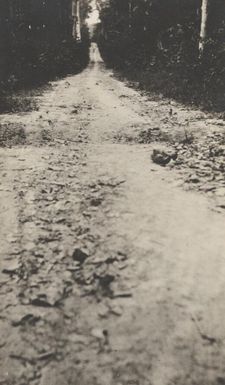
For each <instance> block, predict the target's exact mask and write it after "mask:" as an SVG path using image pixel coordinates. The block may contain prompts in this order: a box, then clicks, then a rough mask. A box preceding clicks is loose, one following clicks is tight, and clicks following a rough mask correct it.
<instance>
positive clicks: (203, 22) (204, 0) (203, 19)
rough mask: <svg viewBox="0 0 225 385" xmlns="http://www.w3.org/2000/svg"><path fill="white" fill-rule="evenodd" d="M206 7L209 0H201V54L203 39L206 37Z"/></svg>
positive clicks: (203, 46)
mask: <svg viewBox="0 0 225 385" xmlns="http://www.w3.org/2000/svg"><path fill="white" fill-rule="evenodd" d="M208 7H209V0H202V17H201V30H200V41H199V55H200V56H202V55H203V52H204V48H205V41H206V37H207V20H208Z"/></svg>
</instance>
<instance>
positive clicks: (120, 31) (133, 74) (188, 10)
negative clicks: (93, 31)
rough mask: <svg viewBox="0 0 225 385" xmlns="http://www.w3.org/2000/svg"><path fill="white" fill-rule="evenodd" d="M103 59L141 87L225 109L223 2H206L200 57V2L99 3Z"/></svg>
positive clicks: (139, 0) (116, 0)
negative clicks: (205, 27)
mask: <svg viewBox="0 0 225 385" xmlns="http://www.w3.org/2000/svg"><path fill="white" fill-rule="evenodd" d="M98 5H99V8H100V17H101V26H100V27H99V30H98V41H99V45H100V48H101V52H102V55H103V56H104V58H105V60H106V61H107V63H108V64H109V65H110V66H113V67H114V68H116V69H118V70H119V71H120V72H122V74H124V75H125V76H126V77H127V78H128V79H131V80H133V81H136V82H137V83H138V85H139V87H141V88H145V89H147V90H151V91H157V92H161V93H163V94H164V95H165V96H168V97H174V98H178V99H179V100H181V101H186V102H187V101H188V102H190V103H194V104H200V105H202V106H204V107H206V108H208V109H212V108H214V109H217V110H224V108H225V2H224V1H223V0H209V7H208V20H207V39H206V41H205V50H204V54H203V55H202V56H200V55H199V33H200V24H201V5H202V1H201V0H123V1H121V0H108V1H103V0H99V1H98Z"/></svg>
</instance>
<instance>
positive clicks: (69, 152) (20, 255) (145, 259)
mask: <svg viewBox="0 0 225 385" xmlns="http://www.w3.org/2000/svg"><path fill="white" fill-rule="evenodd" d="M37 103H38V105H39V110H37V111H32V112H29V113H24V114H11V115H10V114H9V115H2V117H1V123H2V124H3V125H5V127H9V128H10V127H12V128H13V129H15V130H16V129H18V130H19V134H18V135H19V137H20V138H21V132H22V139H21V142H20V140H17V142H16V145H14V144H12V143H11V145H7V146H6V147H5V148H3V147H2V148H1V149H0V175H1V179H0V197H1V200H0V221H1V229H0V242H1V243H0V255H1V259H0V271H1V273H0V278H1V283H0V295H1V300H0V308H1V318H0V330H1V335H0V384H4V385H6V384H7V385H172V384H173V385H175V384H177V385H203V384H204V385H214V384H215V385H216V384H220V385H221V384H225V366H224V362H225V326H224V314H225V299H224V298H225V254H224V251H225V237H224V219H225V217H224V212H223V210H217V208H218V206H217V205H216V201H214V197H213V196H211V195H212V194H211V195H210V194H208V195H207V194H201V193H199V192H197V191H196V190H194V189H191V191H186V190H187V189H189V187H188V188H187V185H185V178H186V176H187V175H186V171H184V173H183V171H182V170H178V169H177V168H176V167H173V169H172V170H169V169H168V168H163V167H161V166H159V165H156V164H154V163H153V162H152V161H151V153H152V149H153V146H154V144H153V143H149V144H140V143H137V141H135V140H134V141H132V139H131V140H130V139H129V138H132V137H133V138H135V137H137V136H138V133H139V132H140V131H141V130H144V129H146V128H149V127H152V128H153V129H155V128H156V125H157V126H159V125H163V124H164V123H165V117H166V116H167V115H168V110H170V108H171V107H170V105H169V102H168V101H161V102H159V101H153V100H147V98H146V97H145V96H141V95H140V94H139V93H138V92H137V91H134V90H132V89H131V88H129V87H127V86H126V85H125V84H124V83H122V82H119V81H118V80H116V79H115V78H114V77H113V75H112V74H111V73H110V71H108V70H106V69H105V67H104V64H103V63H102V61H101V58H100V56H99V52H98V49H97V48H96V46H95V45H92V47H91V62H90V65H89V67H88V68H87V69H86V70H85V71H84V72H82V73H81V74H79V75H76V76H69V77H68V78H66V79H63V80H60V81H57V82H55V83H54V84H52V87H51V89H49V90H47V91H45V92H44V93H43V95H42V96H39V97H37ZM173 110H174V111H173V116H178V117H180V119H181V120H182V119H183V120H184V121H185V119H190V120H191V121H192V125H191V127H194V128H195V130H196V131H197V132H198V134H199V133H201V130H202V132H205V131H207V130H208V126H209V124H208V123H207V122H209V119H212V118H210V117H209V116H206V115H205V114H203V113H200V112H199V111H192V110H190V109H187V108H184V107H182V106H179V105H174V106H173ZM169 113H170V115H171V112H169ZM199 114H200V117H199ZM166 119H167V121H168V118H166ZM171 119H172V118H171ZM173 119H174V118H173ZM207 119H208V120H207ZM210 122H211V123H210V127H211V126H212V125H213V124H214V128H215V127H217V128H218V127H219V128H220V130H222V128H223V127H222V128H221V124H223V123H221V122H220V121H218V120H214V123H213V122H212V121H210ZM173 125H174V127H175V128H177V125H176V122H175V123H174V124H173ZM167 127H168V125H167ZM171 127H172V126H171ZM175 128H174V129H175ZM177 130H178V128H177ZM121 138H122V139H121ZM123 138H126V140H123ZM17 139H18V138H17ZM217 177H218V174H217ZM192 181H193V182H194V183H195V182H196V181H194V179H193V178H192ZM219 181H220V191H219V193H218V191H217V197H219V198H220V199H221V198H223V194H222V191H223V183H224V179H223V178H221V176H220V178H219V177H218V183H219ZM215 182H216V179H215V178H214V179H213V183H214V184H215ZM207 183H209V181H208V182H207ZM188 186H189V185H188ZM214 190H215V189H214ZM207 191H208V192H209V193H210V192H212V191H213V189H210V188H209V189H208V190H207ZM220 207H222V206H220Z"/></svg>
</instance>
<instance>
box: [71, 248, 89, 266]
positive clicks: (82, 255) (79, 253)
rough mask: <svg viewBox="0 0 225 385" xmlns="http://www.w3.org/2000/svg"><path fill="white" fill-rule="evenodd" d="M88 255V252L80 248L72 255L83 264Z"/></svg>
mask: <svg viewBox="0 0 225 385" xmlns="http://www.w3.org/2000/svg"><path fill="white" fill-rule="evenodd" d="M88 257H89V255H88V254H87V253H85V252H84V251H83V250H81V249H78V248H77V249H75V250H74V252H73V255H72V258H73V260H74V261H77V262H79V263H80V264H83V263H84V262H85V261H86V259H87V258H88Z"/></svg>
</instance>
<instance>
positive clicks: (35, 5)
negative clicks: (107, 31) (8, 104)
mask: <svg viewBox="0 0 225 385" xmlns="http://www.w3.org/2000/svg"><path fill="white" fill-rule="evenodd" d="M75 1H76V0H74V2H75ZM88 9H89V1H88V0H83V1H82V2H81V12H80V13H81V20H84V19H85V17H86V15H87V12H88ZM75 18H76V16H74V15H72V0H38V1H37V0H1V1H0V49H1V55H0V84H1V92H4V91H8V90H10V89H15V88H18V87H21V86H22V87H24V86H25V87H26V86H30V85H33V84H39V83H42V82H43V81H46V80H49V79H53V78H55V77H56V76H62V75H64V74H67V73H74V72H78V71H79V70H81V69H82V68H83V67H84V66H85V65H86V64H87V62H88V46H89V42H88V32H87V29H86V27H85V24H84V23H82V25H81V35H82V39H81V41H77V40H76V38H75V37H74V36H72V30H73V25H74V22H76V20H75Z"/></svg>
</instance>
